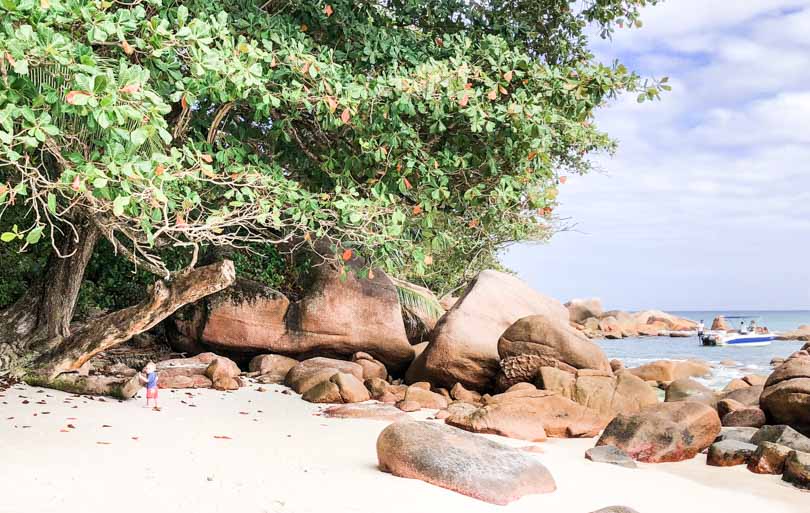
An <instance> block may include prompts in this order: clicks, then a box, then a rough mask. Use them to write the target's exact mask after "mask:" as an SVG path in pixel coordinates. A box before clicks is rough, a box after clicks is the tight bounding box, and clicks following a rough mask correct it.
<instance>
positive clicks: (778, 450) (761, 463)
mask: <svg viewBox="0 0 810 513" xmlns="http://www.w3.org/2000/svg"><path fill="white" fill-rule="evenodd" d="M790 451H792V449H791V448H790V447H785V446H784V445H779V444H775V443H773V442H762V443H760V444H759V447H757V450H756V452H755V453H754V455H753V456H751V458H750V460H749V461H748V470H750V471H751V472H753V473H755V474H781V473H782V472H783V471H784V470H785V459H786V458H787V457H788V454H790Z"/></svg>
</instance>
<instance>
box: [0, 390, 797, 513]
mask: <svg viewBox="0 0 810 513" xmlns="http://www.w3.org/2000/svg"><path fill="white" fill-rule="evenodd" d="M262 388H263V390H264V391H259V386H258V385H255V384H251V385H250V386H248V387H245V388H243V389H240V390H238V391H235V392H230V393H226V392H218V391H214V390H209V389H205V390H193V391H190V392H186V391H181V390H178V391H175V392H171V391H169V390H163V391H162V392H161V394H162V395H161V400H162V404H161V406H162V411H160V412H155V411H152V410H149V409H145V408H143V402H142V400H141V397H139V398H138V399H137V400H132V401H127V402H118V401H117V400H113V399H108V398H106V399H104V400H101V399H98V398H95V399H91V398H89V397H77V396H72V395H70V394H65V393H61V392H56V391H53V390H44V389H38V388H32V387H28V386H25V385H17V386H15V387H13V388H10V389H8V390H6V391H4V392H2V393H0V396H3V397H0V412H2V417H0V454H2V455H3V456H2V462H1V463H0V497H2V498H3V500H2V501H1V502H0V512H2V513H19V512H20V511H26V512H33V513H49V512H60V513H64V512H65V511H103V510H114V511H117V512H122V513H123V512H130V511H132V512H134V511H143V509H144V508H149V509H152V510H156V511H161V512H173V511H194V512H197V513H203V512H225V511H228V512H232V511H240V512H244V513H253V512H296V513H308V512H322V511H324V510H326V509H329V510H332V511H341V512H343V511H345V512H369V513H371V512H375V513H376V512H380V511H386V512H390V513H397V512H412V511H419V510H422V511H426V510H432V511H436V510H443V511H465V512H484V511H504V512H537V511H554V512H559V513H569V512H570V513H588V512H590V511H593V510H596V509H599V508H601V507H605V506H610V505H618V504H620V505H626V506H630V507H633V508H635V509H637V510H638V511H639V512H640V513H669V512H672V513H675V512H678V513H681V512H683V511H690V512H693V513H704V512H705V513H709V512H716V511H718V510H722V511H734V512H736V513H746V512H756V513H762V512H768V513H799V512H800V511H806V510H807V500H808V498H810V496H808V494H805V493H802V492H800V491H798V490H796V489H794V488H791V487H789V486H787V485H785V484H783V483H782V482H781V481H780V478H779V476H764V475H755V474H751V473H749V472H748V471H747V470H746V469H745V468H744V467H736V468H712V467H708V466H706V465H705V456H698V457H697V458H695V459H693V460H691V461H686V462H681V463H672V464H658V465H651V464H640V468H639V469H635V470H631V469H624V468H620V467H615V466H610V465H605V464H597V463H592V462H590V461H587V460H585V459H584V458H583V453H584V451H585V450H586V449H587V448H589V447H591V446H592V445H593V440H591V439H568V440H563V439H554V440H550V441H549V442H546V443H543V444H538V445H540V446H542V448H543V450H544V452H543V453H542V454H537V455H536V456H535V457H537V458H539V459H540V460H541V461H542V462H543V463H544V464H545V465H546V466H547V467H548V468H549V469H550V471H551V473H552V474H553V476H554V478H555V479H556V482H557V487H558V489H557V491H556V492H554V493H551V494H547V495H535V496H527V497H524V498H523V499H521V500H518V501H516V502H513V503H512V504H510V505H508V506H505V507H501V506H493V505H490V504H487V503H484V502H480V501H477V500H475V499H471V498H468V497H466V496H463V495H459V494H457V493H454V492H451V491H448V490H444V489H442V488H438V487H435V486H432V485H429V484H426V483H424V482H421V481H416V480H410V479H402V478H398V477H394V476H391V475H389V474H385V473H382V472H380V471H379V470H378V469H377V458H376V450H375V442H376V438H377V435H378V434H379V432H380V431H381V430H382V429H383V428H384V427H385V426H386V425H387V423H386V422H381V421H372V420H354V419H329V418H325V417H322V416H319V415H317V414H318V413H319V411H320V410H321V409H322V407H320V406H317V405H313V404H309V403H306V402H304V401H302V400H301V399H300V398H299V397H298V396H297V395H296V394H294V393H291V394H289V395H288V394H285V393H282V391H284V390H287V389H286V387H282V386H274V385H264V386H263V387H262ZM140 395H141V396H142V395H143V392H141V394H140ZM24 401H28V403H27V404H25V403H24ZM411 415H412V416H413V417H414V418H426V417H427V416H429V412H425V411H423V412H420V413H417V414H411ZM69 425H72V426H74V427H72V428H71V427H69ZM491 438H492V439H493V440H497V441H499V442H501V443H504V444H508V445H513V446H525V445H527V444H526V443H525V442H520V441H516V440H510V439H506V438H501V437H496V436H493V437H491Z"/></svg>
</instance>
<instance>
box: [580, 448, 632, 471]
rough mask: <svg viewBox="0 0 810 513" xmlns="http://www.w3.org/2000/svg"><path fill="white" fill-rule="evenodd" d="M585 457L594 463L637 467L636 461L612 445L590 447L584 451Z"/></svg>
mask: <svg viewBox="0 0 810 513" xmlns="http://www.w3.org/2000/svg"><path fill="white" fill-rule="evenodd" d="M585 458H586V459H589V460H591V461H593V462H595V463H610V464H611V465H618V466H620V467H626V468H637V467H638V465H636V462H635V461H633V458H631V457H630V456H629V455H628V454H627V453H626V452H624V451H623V450H621V449H619V448H618V447H615V446H613V445H600V446H598V447H591V448H590V449H588V450H587V451H585Z"/></svg>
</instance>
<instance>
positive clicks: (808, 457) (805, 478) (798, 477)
mask: <svg viewBox="0 0 810 513" xmlns="http://www.w3.org/2000/svg"><path fill="white" fill-rule="evenodd" d="M782 481H785V482H787V483H790V484H792V485H793V486H795V487H796V488H801V489H802V490H810V454H808V453H806V452H799V451H791V452H790V454H788V456H787V458H785V472H784V473H783V474H782Z"/></svg>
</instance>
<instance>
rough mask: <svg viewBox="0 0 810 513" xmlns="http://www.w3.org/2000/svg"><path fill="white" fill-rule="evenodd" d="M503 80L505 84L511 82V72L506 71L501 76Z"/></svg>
mask: <svg viewBox="0 0 810 513" xmlns="http://www.w3.org/2000/svg"><path fill="white" fill-rule="evenodd" d="M503 79H504V80H506V81H507V82H511V81H512V71H507V72H506V73H504V74H503Z"/></svg>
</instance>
